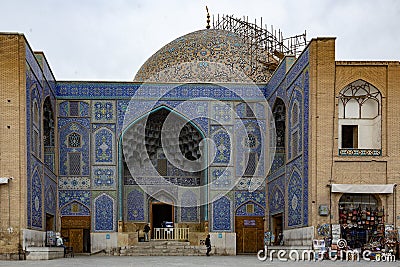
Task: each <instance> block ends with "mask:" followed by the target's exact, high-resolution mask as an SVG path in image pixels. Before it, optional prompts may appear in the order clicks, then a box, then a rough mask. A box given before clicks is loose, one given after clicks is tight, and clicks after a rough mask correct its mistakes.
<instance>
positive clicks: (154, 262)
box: [0, 255, 399, 267]
mask: <svg viewBox="0 0 400 267" xmlns="http://www.w3.org/2000/svg"><path fill="white" fill-rule="evenodd" d="M0 266H7V267H8V266H10V267H11V266H32V267H69V266H74V267H81V266H83V267H92V266H93V267H94V266H96V267H100V266H106V267H128V266H132V267H133V266H139V267H145V266H157V267H170V266H172V267H176V266H185V267H191V266H212V267H219V266H229V267H235V266H245V267H248V266H282V267H283V266H296V267H306V266H307V267H309V266H316V267H317V266H332V267H333V266H337V267H350V266H360V267H369V266H370V267H376V266H378V267H379V266H385V267H392V266H393V267H394V266H399V262H380V263H377V262H365V261H360V262H344V261H336V262H333V261H321V262H318V261H317V262H314V261H311V262H309V261H300V262H294V261H289V262H281V261H278V260H274V261H273V262H270V261H268V260H267V261H259V260H258V259H257V256H255V255H249V256H247V255H246V256H244V255H240V256H211V257H206V256H159V257H148V256H136V257H134V256H132V257H129V256H121V257H118V256H76V257H75V258H62V259H55V260H47V261H0Z"/></svg>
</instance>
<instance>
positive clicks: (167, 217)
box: [150, 201, 175, 228]
mask: <svg viewBox="0 0 400 267" xmlns="http://www.w3.org/2000/svg"><path fill="white" fill-rule="evenodd" d="M174 221H175V220H174V206H173V204H172V203H164V202H159V201H154V202H151V206H150V223H151V225H152V226H153V228H161V227H165V222H174Z"/></svg>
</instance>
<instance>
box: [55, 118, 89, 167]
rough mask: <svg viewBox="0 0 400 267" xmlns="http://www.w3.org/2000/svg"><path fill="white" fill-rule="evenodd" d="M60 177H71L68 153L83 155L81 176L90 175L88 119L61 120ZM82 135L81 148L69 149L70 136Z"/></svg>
mask: <svg viewBox="0 0 400 267" xmlns="http://www.w3.org/2000/svg"><path fill="white" fill-rule="evenodd" d="M59 126H63V127H61V128H59V129H60V130H59V136H60V139H59V140H60V141H59V145H60V170H59V172H60V175H69V169H68V168H69V166H68V153H71V152H72V153H81V159H82V160H81V164H80V165H81V170H80V171H81V175H89V128H86V127H85V126H89V124H88V119H75V118H74V119H73V118H68V119H67V118H60V119H59ZM72 133H76V134H79V135H80V147H69V135H70V134H72Z"/></svg>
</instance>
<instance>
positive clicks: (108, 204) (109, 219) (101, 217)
mask: <svg viewBox="0 0 400 267" xmlns="http://www.w3.org/2000/svg"><path fill="white" fill-rule="evenodd" d="M93 202H94V208H93V213H94V231H95V232H112V231H114V230H115V201H114V199H113V198H112V197H110V196H109V195H108V194H106V193H103V194H101V195H99V196H98V197H96V198H95V199H94V201H93Z"/></svg>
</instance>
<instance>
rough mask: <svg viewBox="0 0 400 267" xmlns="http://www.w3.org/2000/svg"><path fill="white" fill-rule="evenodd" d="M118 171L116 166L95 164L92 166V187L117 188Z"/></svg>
mask: <svg viewBox="0 0 400 267" xmlns="http://www.w3.org/2000/svg"><path fill="white" fill-rule="evenodd" d="M115 188H116V171H115V166H104V167H103V166H102V167H100V166H93V167H92V189H106V190H109V189H115Z"/></svg>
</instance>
